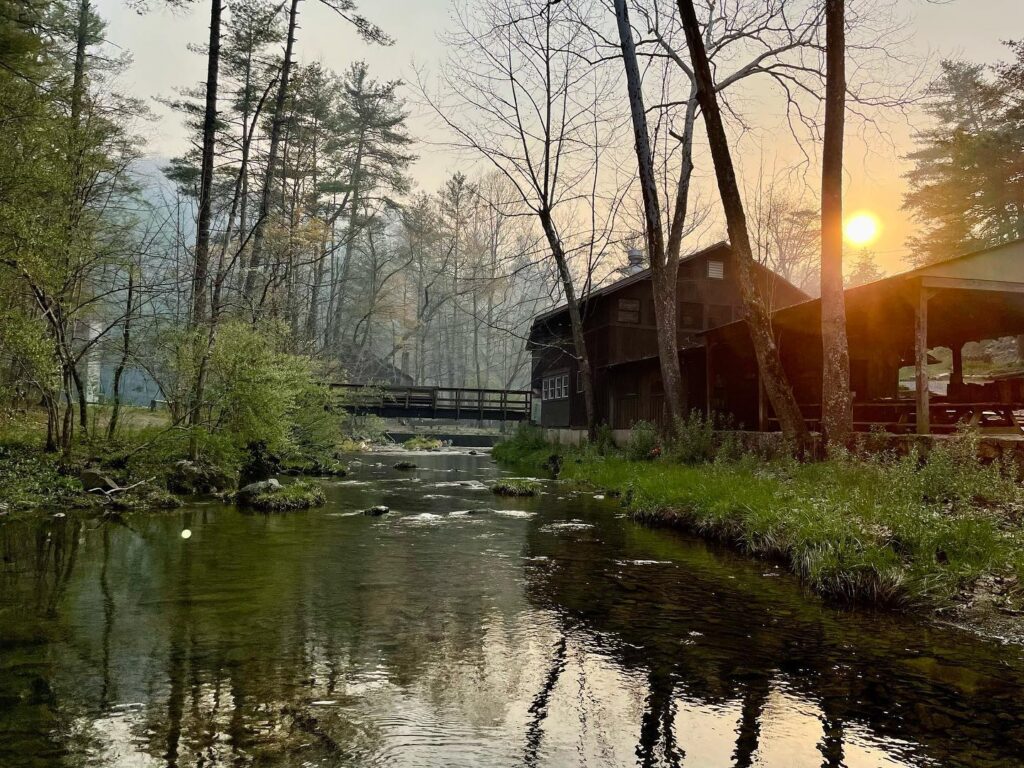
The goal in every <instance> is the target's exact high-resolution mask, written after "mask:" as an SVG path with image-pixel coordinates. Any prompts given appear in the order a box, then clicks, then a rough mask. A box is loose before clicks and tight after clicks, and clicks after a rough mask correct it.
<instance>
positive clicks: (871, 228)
mask: <svg viewBox="0 0 1024 768" xmlns="http://www.w3.org/2000/svg"><path fill="white" fill-rule="evenodd" d="M878 228H879V225H878V217H877V216H875V215H874V214H873V213H867V212H862V213H855V214H854V215H853V216H851V217H850V218H849V219H847V220H846V226H845V227H844V228H843V233H844V234H845V235H846V239H847V240H848V241H849V242H850V243H852V244H853V245H858V246H862V247H863V246H866V245H870V244H871V243H873V242H874V241H875V238H877V237H878Z"/></svg>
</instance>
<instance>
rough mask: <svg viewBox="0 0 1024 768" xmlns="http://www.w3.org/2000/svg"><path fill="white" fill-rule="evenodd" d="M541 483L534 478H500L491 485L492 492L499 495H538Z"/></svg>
mask: <svg viewBox="0 0 1024 768" xmlns="http://www.w3.org/2000/svg"><path fill="white" fill-rule="evenodd" d="M539 490H540V483H538V482H536V481H534V480H517V479H509V480H499V481H498V482H496V483H494V485H492V486H491V493H494V494H497V495H498V496H536V495H537V491H539Z"/></svg>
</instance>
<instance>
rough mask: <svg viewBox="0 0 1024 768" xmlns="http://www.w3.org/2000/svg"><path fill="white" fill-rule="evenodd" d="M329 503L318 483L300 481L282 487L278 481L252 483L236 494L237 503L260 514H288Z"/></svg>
mask: <svg viewBox="0 0 1024 768" xmlns="http://www.w3.org/2000/svg"><path fill="white" fill-rule="evenodd" d="M326 502H327V496H326V495H325V494H324V489H323V488H321V487H320V486H319V485H317V484H316V483H307V482H305V481H302V480H299V481H296V482H294V483H289V484H288V485H281V483H279V482H278V481H277V480H274V479H270V480H262V481H260V482H258V483H250V484H249V485H247V486H245V487H244V488H241V489H240V490H239V491H238V493H236V494H235V503H236V504H238V506H240V507H244V508H245V509H255V510H258V511H260V512H287V511H290V510H293V509H310V508H311V507H321V506H323V505H324V504H325V503H326Z"/></svg>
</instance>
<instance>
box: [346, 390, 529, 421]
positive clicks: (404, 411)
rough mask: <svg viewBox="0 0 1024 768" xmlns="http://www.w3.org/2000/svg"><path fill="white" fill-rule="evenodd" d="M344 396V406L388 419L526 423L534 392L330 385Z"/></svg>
mask: <svg viewBox="0 0 1024 768" xmlns="http://www.w3.org/2000/svg"><path fill="white" fill-rule="evenodd" d="M330 386H331V388H332V389H335V390H340V391H341V392H343V393H344V394H345V402H344V404H343V407H344V408H345V409H347V410H351V411H355V412H357V413H373V414H376V415H377V416H382V417H384V418H388V419H394V418H414V419H466V420H473V421H485V420H487V421H528V420H529V419H530V415H531V409H532V401H533V393H532V392H530V391H529V390H506V389H455V388H452V387H404V386H391V385H382V386H376V385H371V384H331V385H330Z"/></svg>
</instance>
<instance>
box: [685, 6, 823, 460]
mask: <svg viewBox="0 0 1024 768" xmlns="http://www.w3.org/2000/svg"><path fill="white" fill-rule="evenodd" d="M678 5H679V15H680V17H681V19H682V23H683V30H684V32H685V33H686V44H687V47H688V48H689V50H690V59H691V62H692V64H693V71H694V77H695V79H696V87H697V99H698V101H699V102H700V107H701V111H702V112H703V113H704V127H705V128H706V129H707V134H708V146H709V147H710V149H711V156H712V159H713V160H714V164H715V176H716V177H717V179H718V190H719V194H720V195H721V198H722V207H723V208H724V210H725V218H726V223H727V228H728V232H729V240H730V243H731V248H730V249H729V251H730V266H731V268H732V269H733V271H734V273H735V275H736V279H737V281H738V282H739V287H740V294H741V296H742V298H743V306H744V309H745V311H746V315H747V317H746V320H747V327H748V329H749V330H750V340H751V342H752V344H753V346H754V352H755V354H756V356H757V365H758V371H759V373H760V376H761V381H762V383H763V384H764V388H765V392H766V394H767V395H768V399H769V401H770V402H771V404H772V408H774V409H775V415H776V417H777V418H778V419H779V425H780V427H781V428H782V433H783V435H785V437H786V438H787V439H789V440H792V441H795V443H796V445H797V448H798V450H801V451H802V450H804V449H805V448H806V447H807V445H808V443H809V439H810V435H809V433H808V431H807V425H806V423H805V422H804V418H803V415H802V414H801V413H800V406H799V405H797V402H796V397H795V396H794V395H793V389H792V387H790V385H789V380H788V379H787V377H786V371H785V369H784V368H783V367H782V359H781V358H780V357H779V349H778V346H777V345H776V343H775V335H774V333H773V332H772V326H771V318H770V316H769V314H768V308H767V306H766V305H765V302H764V297H763V296H761V292H760V291H759V290H758V288H757V281H756V276H757V275H756V272H755V266H754V258H753V255H752V254H751V250H750V235H749V234H748V232H747V219H746V215H745V214H744V211H743V199H742V198H741V197H740V190H739V186H738V185H737V183H736V172H735V170H734V169H733V165H732V155H731V153H730V151H729V140H728V138H727V137H726V134H725V126H724V124H723V123H722V113H721V110H720V109H719V106H718V97H717V95H716V94H715V84H714V80H713V79H712V76H711V65H710V64H709V62H708V56H707V51H706V50H705V49H704V40H703V38H702V37H701V30H700V24H699V23H698V22H697V13H696V11H695V10H694V8H693V0H678Z"/></svg>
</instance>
